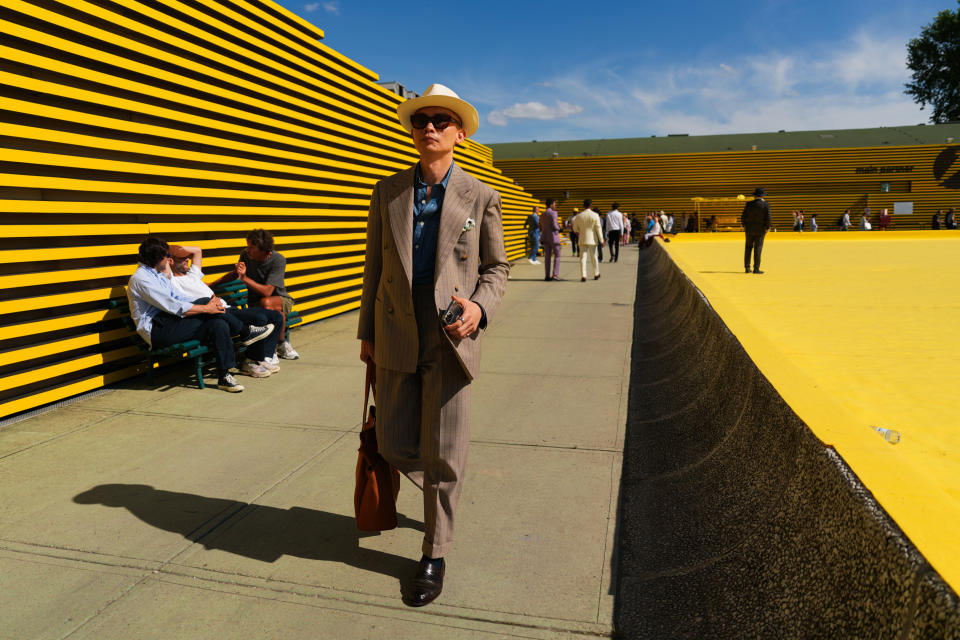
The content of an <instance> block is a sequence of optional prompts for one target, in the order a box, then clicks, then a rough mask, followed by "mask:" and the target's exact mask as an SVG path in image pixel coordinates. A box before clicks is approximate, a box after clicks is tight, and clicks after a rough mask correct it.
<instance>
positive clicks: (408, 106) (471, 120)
mask: <svg viewBox="0 0 960 640" xmlns="http://www.w3.org/2000/svg"><path fill="white" fill-rule="evenodd" d="M424 107H443V108H444V109H449V110H450V111H453V112H454V113H455V114H457V115H458V116H460V122H462V123H463V130H464V132H465V133H466V134H467V137H468V138H469V137H470V136H472V135H473V134H475V133H476V132H477V129H479V128H480V116H478V115H477V110H476V109H474V107H473V105H472V104H470V103H469V102H467V101H466V100H463V99H461V98H460V96H458V95H457V94H456V93H454V92H453V90H452V89H450V88H449V87H445V86H443V85H442V84H432V85H430V86H429V87H427V90H426V91H424V92H423V95H422V96H420V97H419V98H411V99H410V100H407V101H406V102H401V103H400V104H399V105H398V106H397V117H398V118H400V124H401V125H403V128H404V129H406V130H407V131H411V130H412V129H413V126H412V125H411V124H410V116H412V115H413V114H414V113H416V112H417V109H423V108H424Z"/></svg>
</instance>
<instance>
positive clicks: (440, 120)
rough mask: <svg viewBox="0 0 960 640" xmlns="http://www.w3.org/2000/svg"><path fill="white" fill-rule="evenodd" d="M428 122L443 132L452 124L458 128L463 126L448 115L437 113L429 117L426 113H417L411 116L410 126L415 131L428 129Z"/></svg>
mask: <svg viewBox="0 0 960 640" xmlns="http://www.w3.org/2000/svg"><path fill="white" fill-rule="evenodd" d="M428 122H429V123H432V124H433V128H434V129H436V130H437V131H443V130H444V129H446V128H447V127H448V126H450V125H451V124H455V125H457V126H458V127H462V126H463V125H462V124H461V123H460V121H459V120H457V119H456V118H454V117H453V116H450V115H447V114H446V113H437V114H434V115H432V116H428V115H426V114H425V113H415V114H413V115H412V116H410V124H411V125H412V126H413V128H414V129H426V128H427V123H428Z"/></svg>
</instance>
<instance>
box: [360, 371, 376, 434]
mask: <svg viewBox="0 0 960 640" xmlns="http://www.w3.org/2000/svg"><path fill="white" fill-rule="evenodd" d="M373 372H374V369H373V367H371V366H370V365H369V364H368V365H367V379H366V382H365V383H364V390H363V422H362V423H361V424H367V410H368V407H369V405H370V390H371V389H373V401H374V402H376V401H377V383H376V379H375V378H374V373H373Z"/></svg>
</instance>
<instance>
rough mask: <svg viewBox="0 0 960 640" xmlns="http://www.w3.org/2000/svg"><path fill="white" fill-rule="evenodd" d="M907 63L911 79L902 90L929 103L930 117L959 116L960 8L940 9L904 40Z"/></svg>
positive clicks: (942, 119)
mask: <svg viewBox="0 0 960 640" xmlns="http://www.w3.org/2000/svg"><path fill="white" fill-rule="evenodd" d="M958 4H960V0H958ZM907 67H908V68H909V69H910V70H911V71H912V72H913V75H912V76H911V79H912V80H913V82H908V83H907V85H906V87H907V89H906V91H904V93H906V94H907V95H911V96H913V100H914V102H919V103H920V106H921V107H926V106H927V105H928V104H929V105H931V106H932V107H933V115H932V116H931V117H930V121H931V122H949V121H951V120H960V9H957V11H950V10H949V9H946V10H944V11H941V12H940V13H938V14H937V17H936V18H934V19H933V22H931V23H930V24H928V25H927V26H925V27H924V28H923V31H921V32H920V35H919V36H918V37H916V38H914V39H913V40H911V41H910V42H908V43H907Z"/></svg>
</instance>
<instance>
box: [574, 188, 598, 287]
mask: <svg viewBox="0 0 960 640" xmlns="http://www.w3.org/2000/svg"><path fill="white" fill-rule="evenodd" d="M592 204H593V200H589V199H588V200H584V201H583V211H581V212H580V213H578V214H577V217H576V218H574V220H573V230H574V231H575V232H577V233H578V234H580V282H586V281H587V260H588V259H589V260H592V261H593V279H594V280H599V279H600V262H599V261H598V260H597V245H600V246H601V247H602V246H603V227H602V226H601V224H600V215H599V214H598V213H597V212H596V211H594V210H593V209H591V208H590V206H591V205H592Z"/></svg>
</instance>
